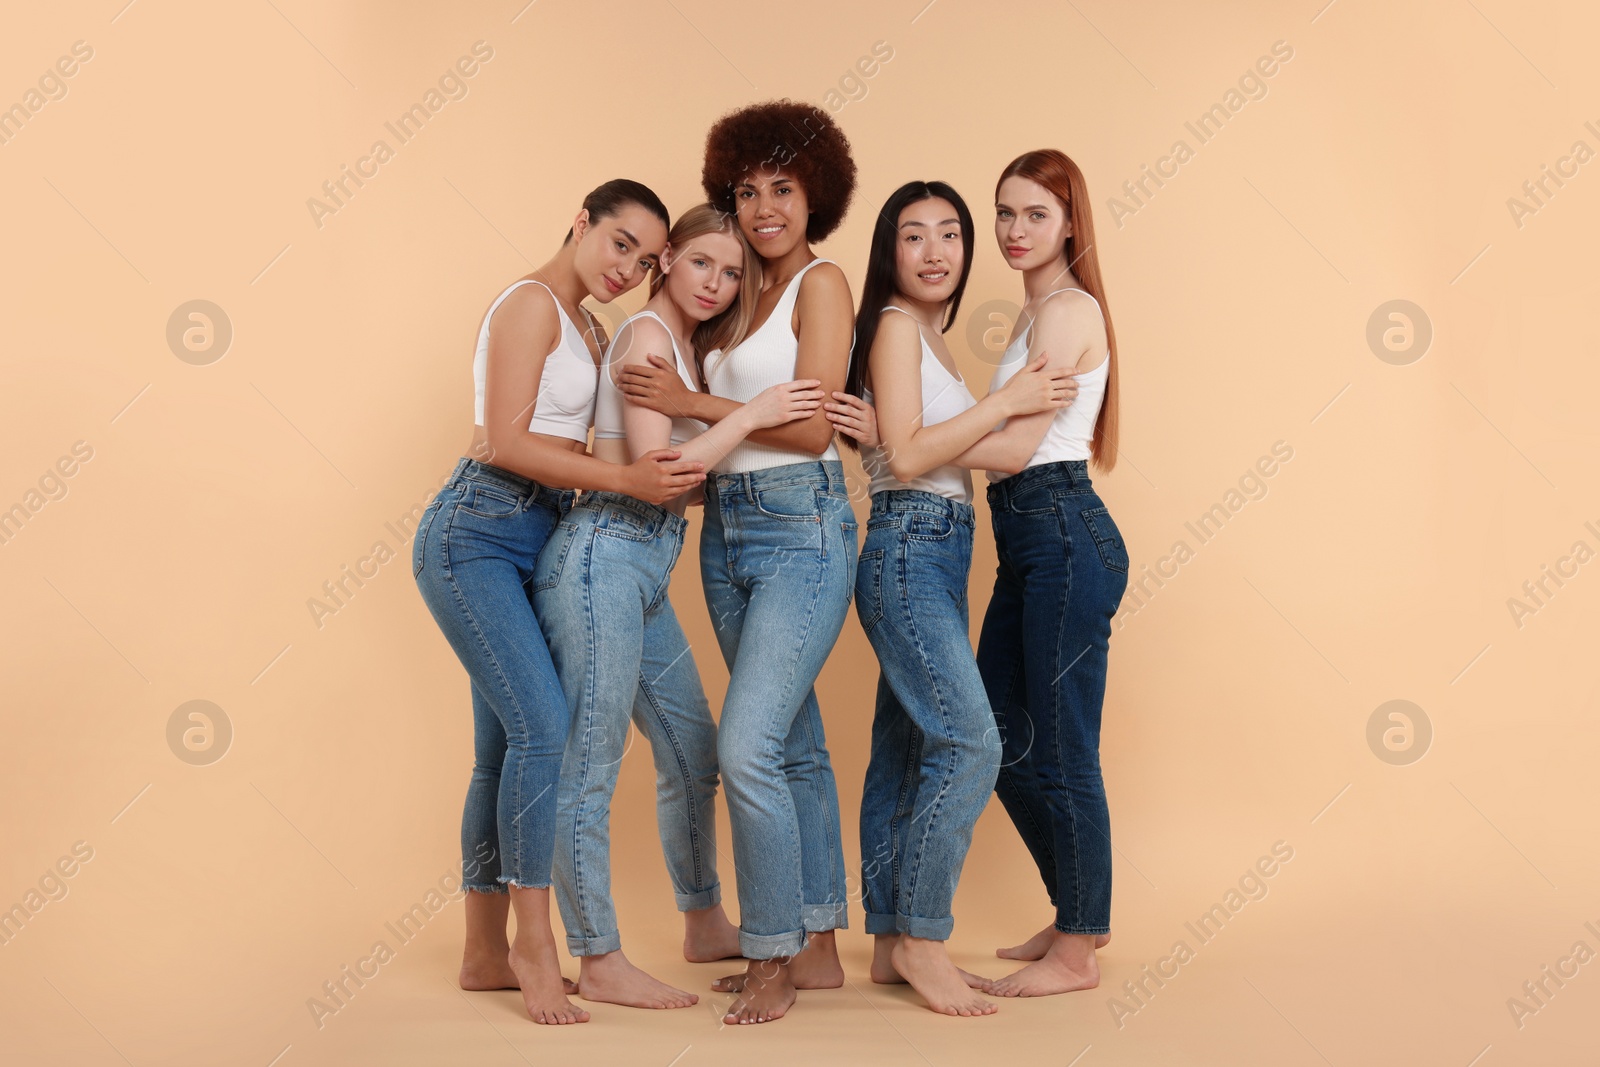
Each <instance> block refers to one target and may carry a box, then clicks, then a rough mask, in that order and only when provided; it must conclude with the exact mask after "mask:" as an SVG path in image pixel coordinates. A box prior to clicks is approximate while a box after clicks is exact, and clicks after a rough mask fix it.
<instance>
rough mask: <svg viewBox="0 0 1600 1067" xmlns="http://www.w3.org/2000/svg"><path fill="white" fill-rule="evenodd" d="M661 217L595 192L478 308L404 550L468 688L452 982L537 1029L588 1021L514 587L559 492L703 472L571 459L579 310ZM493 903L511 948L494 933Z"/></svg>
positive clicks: (616, 195) (580, 387)
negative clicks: (453, 438) (458, 938)
mask: <svg viewBox="0 0 1600 1067" xmlns="http://www.w3.org/2000/svg"><path fill="white" fill-rule="evenodd" d="M667 221H668V220H667V210H666V208H665V207H663V206H662V204H661V201H660V199H659V198H658V197H657V196H656V195H655V194H654V193H653V192H651V191H650V190H649V189H648V188H646V187H645V186H643V185H640V184H639V183H638V182H633V181H627V180H625V179H617V180H615V181H610V182H607V183H606V184H604V185H602V186H600V187H599V188H597V189H595V190H594V191H593V192H591V193H590V194H589V195H588V196H587V197H586V198H585V199H584V202H583V208H582V209H581V210H580V211H579V212H578V214H577V216H576V217H575V218H574V220H573V224H572V229H571V230H570V231H569V232H568V234H567V238H566V240H565V241H564V242H563V244H562V245H561V247H560V249H559V250H558V251H557V252H556V253H555V255H554V256H552V257H551V258H550V259H549V260H548V261H546V262H545V263H544V265H543V266H541V267H539V268H538V269H537V270H535V271H533V272H532V273H531V274H528V275H526V276H525V277H523V278H521V279H519V280H518V281H516V282H515V283H513V284H512V285H511V286H510V287H509V288H507V289H506V290H505V291H503V292H502V293H501V294H500V295H499V296H498V297H496V298H495V300H494V302H493V303H492V304H490V306H489V310H488V311H487V312H486V313H485V314H484V316H483V322H482V324H481V325H480V326H479V328H478V345H477V350H476V353H475V355H474V357H473V378H474V383H475V387H476V401H475V405H474V416H475V419H474V421H475V425H474V427H473V433H472V443H471V446H470V448H469V449H468V452H467V455H466V456H464V457H462V459H461V462H460V463H458V464H457V465H456V469H455V472H454V473H453V474H452V475H451V478H450V481H449V482H448V483H447V484H446V485H445V486H444V488H443V489H441V490H440V491H439V493H438V494H437V495H436V496H435V497H434V498H433V500H432V502H431V503H429V505H428V507H427V509H426V510H425V511H424V512H423V515H422V518H421V521H420V522H419V524H418V527H417V535H416V540H415V543H414V547H413V550H412V552H413V555H412V570H413V574H414V575H415V577H416V580H417V586H418V588H419V589H420V591H421V593H422V599H423V600H424V602H425V603H426V604H427V605H428V610H429V611H430V612H431V613H432V614H433V617H434V619H435V621H436V622H438V624H439V628H440V629H441V630H442V631H444V635H445V637H446V639H448V640H449V642H450V645H451V647H452V648H453V649H454V650H455V653H456V655H457V656H458V657H459V658H460V660H461V665H462V666H463V667H465V668H466V671H467V676H468V677H469V679H470V680H471V683H472V714H473V735H474V738H473V745H474V755H475V762H474V765H473V770H472V780H471V784H470V785H469V786H468V789H467V799H466V806H465V811H464V813H463V815H462V821H461V850H462V875H463V876H462V884H463V886H464V888H465V889H466V890H467V893H466V925H467V930H466V950H465V952H464V954H463V959H462V965H461V975H460V983H461V986H462V988H464V989H511V988H520V989H521V990H522V997H523V1001H524V1003H525V1005H526V1007H527V1011H528V1014H529V1016H530V1017H531V1018H532V1019H533V1020H534V1021H535V1022H541V1023H574V1022H585V1021H587V1020H588V1018H589V1014H588V1012H586V1011H583V1010H582V1009H580V1008H578V1007H576V1006H575V1005H574V1004H573V1003H572V1002H571V1001H570V1000H568V999H567V994H568V993H570V992H572V991H573V986H572V984H571V983H566V982H564V980H563V979H562V977H561V970H560V966H559V964H558V962H557V959H556V944H555V939H554V936H553V934H552V932H551V929H550V873H551V858H552V847H553V841H554V838H553V835H554V829H555V823H556V788H555V787H556V782H557V779H558V777H559V775H560V772H561V756H562V751H563V749H564V747H565V744H566V740H567V726H568V722H569V721H570V716H569V713H568V710H567V701H566V698H565V696H564V695H563V694H562V691H561V686H560V682H559V681H558V679H557V677H556V673H555V668H554V667H553V666H552V664H551V661H550V652H549V649H548V648H547V646H546V644H545V640H544V637H543V636H542V634H541V632H540V629H539V624H538V622H537V620H536V619H535V617H534V612H533V606H532V603H531V601H530V595H529V591H528V582H529V579H530V578H531V576H532V572H533V567H534V562H535V561H536V560H537V558H538V556H539V550H540V549H541V548H542V547H543V545H544V542H545V540H546V539H547V538H548V537H549V535H550V531H551V530H552V529H553V528H554V527H555V525H556V523H557V521H558V520H559V519H560V518H561V516H562V514H563V513H564V512H565V511H566V509H567V508H569V507H570V506H571V505H572V501H573V494H572V492H571V490H573V489H603V490H610V491H613V492H620V493H627V494H629V495H630V496H636V497H639V498H641V499H644V500H649V501H652V502H655V503H660V502H661V501H664V500H668V499H671V498H672V497H675V496H677V495H678V494H680V493H682V492H684V491H685V490H686V489H689V488H690V487H692V486H694V485H696V484H698V483H700V482H701V481H702V480H703V479H704V475H703V474H702V473H700V472H701V471H702V470H703V468H704V464H703V463H699V462H683V461H680V460H679V459H678V457H679V453H678V452H676V451H674V450H668V449H663V450H659V451H655V452H651V453H649V454H647V455H645V456H642V457H641V458H640V459H639V460H638V461H637V462H635V463H633V464H630V465H627V466H620V465H618V464H615V463H606V462H604V461H602V460H599V459H595V458H593V457H591V456H589V455H587V454H586V453H585V450H584V446H585V442H586V440H587V438H588V433H589V423H590V421H591V419H592V417H593V412H594V397H595V385H596V382H597V381H598V378H599V366H598V361H599V359H600V356H601V353H602V351H603V345H604V335H603V333H602V332H601V330H600V328H599V326H598V325H597V324H596V323H595V322H594V320H593V318H592V317H590V318H589V321H588V326H587V327H584V328H580V327H579V326H578V324H577V321H576V319H577V317H578V312H579V309H580V307H581V301H582V300H583V299H584V298H585V297H593V298H595V299H596V300H598V301H600V302H601V303H608V302H610V301H611V300H613V299H615V298H616V297H618V296H620V295H621V294H623V293H625V292H627V291H628V290H629V289H632V288H633V287H634V286H636V285H638V284H639V282H640V281H642V280H643V279H644V277H645V275H646V274H647V273H649V271H650V270H652V269H653V268H654V266H655V264H656V261H657V258H658V257H659V256H660V254H661V252H662V249H663V248H664V246H665V245H666V241H667ZM585 314H587V312H585ZM491 323H492V325H493V327H494V329H493V331H492V332H491V331H490V325H491ZM530 412H531V419H530ZM508 898H509V899H508ZM508 908H509V909H514V910H515V911H516V916H517V932H516V939H515V941H508V940H507V937H506V919H507V911H508Z"/></svg>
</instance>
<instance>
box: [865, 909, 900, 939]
mask: <svg viewBox="0 0 1600 1067" xmlns="http://www.w3.org/2000/svg"><path fill="white" fill-rule="evenodd" d="M899 932H900V927H899V925H898V924H897V923H896V922H895V917H894V916H893V915H884V914H881V913H879V912H875V911H869V912H867V933H869V934H873V935H878V934H898V933H899Z"/></svg>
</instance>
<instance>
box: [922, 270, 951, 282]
mask: <svg viewBox="0 0 1600 1067" xmlns="http://www.w3.org/2000/svg"><path fill="white" fill-rule="evenodd" d="M917 277H919V278H921V279H922V280H923V281H925V282H927V283H928V284H929V285H938V284H939V283H940V282H942V281H944V280H945V279H946V278H948V277H950V272H949V271H947V270H939V271H928V272H927V273H925V274H919V275H917Z"/></svg>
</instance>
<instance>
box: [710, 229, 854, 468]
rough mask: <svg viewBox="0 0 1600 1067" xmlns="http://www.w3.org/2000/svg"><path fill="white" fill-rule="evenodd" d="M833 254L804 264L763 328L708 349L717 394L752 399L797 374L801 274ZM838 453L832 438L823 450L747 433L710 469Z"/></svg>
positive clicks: (831, 456)
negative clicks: (726, 348)
mask: <svg viewBox="0 0 1600 1067" xmlns="http://www.w3.org/2000/svg"><path fill="white" fill-rule="evenodd" d="M832 262H833V260H831V259H814V260H812V261H811V262H810V263H807V264H806V265H805V266H804V267H801V268H800V270H799V272H798V273H797V274H795V276H794V277H793V278H790V279H789V282H788V284H787V285H786V286H785V287H784V291H783V295H782V296H780V297H778V302H777V304H776V305H775V306H774V307H773V309H772V314H770V315H768V316H767V321H766V322H763V323H762V324H761V328H760V329H758V330H756V331H755V332H754V333H752V334H750V336H748V337H746V338H745V339H744V340H743V341H742V342H740V343H739V345H738V346H737V347H735V348H734V349H733V350H732V351H730V352H723V351H722V350H721V349H713V350H712V351H710V352H708V353H706V388H707V391H708V392H710V393H713V394H714V395H716V396H721V397H726V398H727V399H729V400H737V401H738V402H739V403H741V404H747V403H749V402H750V401H751V400H754V399H755V396H756V394H757V393H759V392H761V390H763V389H765V388H767V387H768V386H773V385H778V384H779V383H781V382H789V381H793V380H794V365H795V360H796V359H797V358H798V357H799V355H800V341H799V339H798V338H796V337H795V335H794V328H793V327H792V326H791V325H790V319H791V318H792V317H793V315H794V302H795V298H796V296H797V295H798V294H799V292H800V279H801V278H803V277H805V273H806V271H808V270H810V269H811V268H812V267H815V266H816V265H817V264H818V263H832ZM838 458H839V447H838V445H837V444H835V443H834V442H833V441H831V440H830V441H829V442H828V450H827V451H826V452H824V453H822V455H820V456H819V455H817V454H816V453H814V452H806V451H804V450H802V449H795V448H774V447H773V446H772V445H763V444H757V443H756V442H754V441H751V440H750V439H748V438H746V439H745V440H744V441H741V442H740V443H739V444H737V445H735V446H734V447H733V448H732V449H730V450H729V451H728V454H727V455H726V456H723V457H722V459H721V460H719V461H718V462H717V463H716V464H715V465H714V466H713V467H712V468H711V469H712V470H713V471H715V472H716V473H718V474H735V473H740V472H743V471H755V470H763V469H765V468H767V467H781V466H783V465H784V464H786V463H809V462H814V461H817V460H830V459H838Z"/></svg>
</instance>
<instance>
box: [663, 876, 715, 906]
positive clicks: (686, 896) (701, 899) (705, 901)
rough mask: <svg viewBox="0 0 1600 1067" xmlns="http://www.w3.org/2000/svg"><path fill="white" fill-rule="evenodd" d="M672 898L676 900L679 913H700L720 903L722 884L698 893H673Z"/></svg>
mask: <svg viewBox="0 0 1600 1067" xmlns="http://www.w3.org/2000/svg"><path fill="white" fill-rule="evenodd" d="M674 896H676V897H677V899H678V910H679V911H700V910H701V909H703V908H710V907H714V906H715V905H718V904H721V903H722V883H721V882H718V883H717V884H716V885H714V886H712V887H711V888H710V889H702V890H700V892H698V893H675V894H674Z"/></svg>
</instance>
